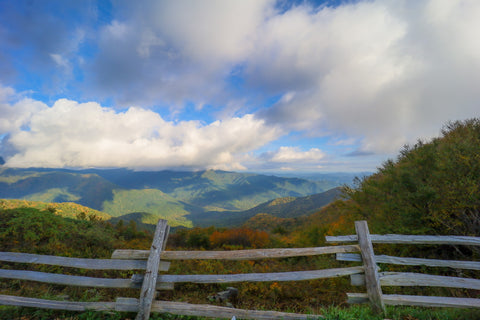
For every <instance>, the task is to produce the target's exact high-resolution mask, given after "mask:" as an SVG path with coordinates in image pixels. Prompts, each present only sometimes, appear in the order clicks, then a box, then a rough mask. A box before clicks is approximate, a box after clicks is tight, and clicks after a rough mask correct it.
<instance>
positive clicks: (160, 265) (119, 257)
mask: <svg viewBox="0 0 480 320" xmlns="http://www.w3.org/2000/svg"><path fill="white" fill-rule="evenodd" d="M355 227H356V231H357V234H356V235H353V236H341V237H327V241H330V242H356V243H355V244H350V245H337V246H327V247H315V248H288V249H256V250H235V251H165V244H166V241H167V238H168V232H169V226H168V225H167V222H166V221H165V220H159V222H158V224H157V227H156V230H155V235H154V239H153V242H152V245H151V248H150V250H116V251H115V252H114V253H113V255H112V259H80V258H66V257H57V256H43V255H36V254H25V253H12V252H0V261H7V262H15V263H32V264H47V265H57V266H63V267H73V268H81V269H97V270H108V269H112V270H145V271H144V272H143V274H137V275H134V276H133V277H132V278H131V279H109V278H93V277H85V276H72V275H64V274H52V273H43V272H36V271H25V270H5V269H0V278H7V279H20V280H30V281H38V282H46V283H52V284H62V285H72V286H87V287H108V288H138V289H140V295H139V299H136V298H122V297H119V298H117V299H116V300H115V301H114V302H75V301H55V300H45V299H37V298H29V297H20V296H8V295H0V305H13V306H24V307H35V308H47V309H61V310H73V311H86V310H97V311H113V310H115V311H121V312H136V313H137V317H136V320H140V319H149V317H150V314H151V312H159V313H172V314H177V315H189V316H203V317H212V318H232V317H233V316H235V317H236V318H238V319H315V318H321V315H308V314H297V313H286V312H277V311H258V310H245V309H236V308H229V307H221V306H214V305H200V304H188V303H181V302H173V301H162V300H156V299H155V295H156V291H157V290H169V289H173V285H174V284H175V283H182V282H191V283H234V282H248V281H253V282H255V281H258V282H267V281H301V280H314V279H322V278H333V277H342V276H351V278H352V282H354V283H356V284H362V285H365V286H366V289H367V290H366V291H367V294H358V293H357V294H348V297H349V302H351V303H359V302H368V301H369V302H370V303H371V305H372V307H373V308H374V310H376V311H379V312H382V311H384V310H385V307H384V306H385V304H393V305H397V304H410V305H427V306H453V307H480V299H472V298H463V299H462V298H443V297H418V296H415V297H412V296H401V295H383V294H382V291H381V286H382V285H401V286H405V285H425V286H446V287H460V288H471V289H480V280H477V279H464V278H453V277H440V276H428V275H426V276H423V275H419V274H399V273H393V274H392V273H379V272H378V270H377V268H378V267H377V263H385V262H388V263H401V264H409V265H412V264H413V265H415V264H425V265H441V266H451V267H453V268H465V269H474V270H480V262H463V261H462V262H458V261H448V262H446V261H443V260H428V259H414V258H402V259H399V258H396V257H385V256H375V255H374V253H373V247H372V242H373V243H392V241H394V242H393V243H399V242H400V243H405V242H407V243H419V242H418V241H421V243H448V244H462V245H480V238H474V237H431V236H400V235H385V236H379V235H370V234H369V232H368V226H367V223H366V222H365V221H357V222H355ZM419 237H420V238H419ZM438 239H440V240H438ZM438 241H440V242H438ZM357 243H358V244H357ZM354 252H360V255H359V254H352V253H354ZM322 254H337V259H338V260H343V261H362V262H363V263H362V264H363V265H360V266H353V267H345V268H335V269H323V270H313V271H295V272H277V273H250V274H225V275H216V274H215V275H173V274H165V273H159V272H166V271H168V269H169V265H170V263H169V262H168V261H170V260H188V259H223V260H256V259H267V258H268V259H271V258H286V257H298V256H315V255H322ZM414 283H415V284H414Z"/></svg>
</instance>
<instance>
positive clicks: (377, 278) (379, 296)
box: [326, 221, 480, 312]
mask: <svg viewBox="0 0 480 320" xmlns="http://www.w3.org/2000/svg"><path fill="white" fill-rule="evenodd" d="M355 228H356V231H357V234H356V235H348V236H337V237H331V236H327V237H326V240H327V242H334V243H343V242H357V241H358V242H359V243H360V248H361V255H360V254H352V253H337V260H340V261H359V262H360V261H363V264H364V267H365V274H354V275H351V283H352V285H361V286H366V288H367V293H366V294H365V293H347V296H348V302H349V303H366V302H370V303H371V304H372V306H373V308H374V309H376V310H378V311H383V312H384V311H385V305H413V306H427V307H458V308H480V299H475V298H457V297H438V296H413V295H398V294H395V295H394V294H383V293H382V289H381V287H382V286H426V287H446V288H463V289H474V290H480V280H479V279H473V278H461V277H449V276H438V275H430V274H424V273H413V272H378V269H379V267H378V265H377V263H381V264H396V265H408V266H422V265H423V266H429V267H449V268H454V269H468V270H480V261H457V260H437V259H422V258H409V257H395V256H387V255H375V254H374V252H373V248H372V245H371V244H372V243H387V244H429V245H440V244H443V245H468V246H480V238H479V237H463V236H423V235H397V234H388V235H374V234H372V235H370V234H369V232H368V226H367V223H366V222H365V221H356V222H355ZM362 238H366V239H367V243H366V244H365V243H362V241H361V239H362ZM368 242H369V243H370V245H369V244H368ZM366 260H370V262H372V263H371V264H367V263H366Z"/></svg>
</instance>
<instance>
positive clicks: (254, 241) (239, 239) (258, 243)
mask: <svg viewBox="0 0 480 320" xmlns="http://www.w3.org/2000/svg"><path fill="white" fill-rule="evenodd" d="M268 242H269V236H268V233H267V232H265V231H260V230H252V229H248V228H235V229H227V230H225V231H215V232H213V233H212V235H211V236H210V243H211V244H212V246H213V247H218V248H220V247H225V246H240V247H243V248H262V247H265V246H266V245H267V244H268Z"/></svg>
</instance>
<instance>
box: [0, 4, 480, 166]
mask: <svg viewBox="0 0 480 320" xmlns="http://www.w3.org/2000/svg"><path fill="white" fill-rule="evenodd" d="M82 3H83V2H82ZM53 4H55V7H53ZM281 4H282V3H281V2H276V1H273V0H265V1H261V0H247V1H228V0H225V1H215V0H206V1H201V2H199V1H193V0H192V1H189V0H184V1H153V0H152V1H148V0H145V1H140V2H132V1H116V2H113V5H112V7H111V8H110V7H106V5H105V4H104V3H102V4H94V3H91V2H89V3H88V5H85V6H82V5H78V3H76V2H74V1H73V2H65V1H58V2H55V1H54V2H52V7H51V8H50V7H46V8H43V7H42V6H39V5H37V4H35V3H31V4H29V5H28V6H27V10H24V8H23V7H22V8H21V7H19V6H17V5H16V3H15V2H8V1H7V2H5V3H3V4H1V5H0V9H1V10H0V12H5V13H4V14H2V13H0V18H1V19H0V21H2V24H1V25H0V26H1V27H0V49H1V50H0V52H1V53H0V71H4V72H1V75H0V81H1V82H0V83H3V84H4V85H6V84H8V85H9V83H15V81H16V83H18V85H17V87H15V89H12V88H10V87H7V86H3V87H2V86H0V100H1V102H0V103H1V104H0V108H1V110H0V111H1V114H2V117H1V119H0V134H3V141H4V142H3V149H4V150H7V149H8V150H9V151H8V152H9V157H8V159H7V163H8V164H9V165H18V166H28V165H35V166H40V165H55V166H129V167H131V166H138V167H168V166H177V167H183V166H185V167H192V168H197V167H198V168H200V167H215V168H232V169H236V168H243V167H244V166H245V163H251V164H252V165H253V166H260V167H261V166H263V165H266V163H268V165H272V166H274V165H277V166H279V167H280V166H287V165H288V163H290V164H292V163H299V164H305V165H308V166H312V167H313V166H315V165H318V166H323V165H327V164H328V163H327V162H328V161H333V162H338V163H340V162H342V161H347V160H346V159H347V158H349V160H348V161H353V160H352V159H354V158H361V157H377V158H375V159H377V160H378V159H379V158H378V157H380V158H381V157H383V158H385V157H389V156H392V155H393V154H394V153H395V152H397V151H398V149H399V148H400V147H401V146H402V145H403V144H405V143H413V142H415V140H416V139H417V138H430V137H432V136H435V135H437V134H438V133H439V130H440V128H441V126H442V125H443V124H445V123H446V122H447V121H449V120H457V119H465V118H471V117H476V116H478V101H480V91H479V90H478V88H477V87H478V83H480V42H479V41H478V40H477V38H478V36H477V33H478V30H480V19H478V17H479V16H480V2H479V1H475V0H459V1H451V0H426V1H407V0H395V1H393V0H376V1H375V0H374V1H354V2H352V1H346V2H344V3H342V2H340V3H339V4H338V5H336V6H328V5H321V6H314V5H312V4H311V3H310V2H308V1H306V2H298V3H297V4H292V5H290V6H281ZM79 8H81V9H79ZM76 9H78V12H77V15H76V18H75V19H71V21H66V20H65V19H63V18H62V14H63V15H65V14H66V13H69V12H71V11H72V10H76ZM24 12H27V13H29V14H30V15H32V16H33V18H32V19H30V20H29V19H28V17H29V15H28V14H25V13H24ZM105 12H108V14H105ZM7 13H8V14H7ZM62 26H63V27H62ZM38 30H50V31H51V32H43V31H42V32H39V31H38ZM24 47H26V48H28V50H21V48H24ZM19 52H20V53H21V55H20V57H21V58H20V59H14V58H13V57H14V56H15V55H16V54H18V53H19ZM3 57H5V58H6V59H3ZM2 61H4V62H2ZM5 61H7V62H8V63H5ZM20 61H21V62H22V63H20ZM12 62H13V63H12ZM40 78H41V79H43V80H42V81H41V82H42V88H41V90H43V92H47V93H48V92H55V94H51V95H48V94H47V96H48V99H34V98H31V97H30V98H23V97H21V96H20V93H21V92H24V91H25V92H26V91H28V90H29V88H28V86H27V85H26V83H25V81H26V80H24V79H29V80H31V81H32V83H36V82H40V80H39V79H40ZM15 79H17V80H15ZM19 79H20V80H19ZM22 79H23V80H22ZM45 79H48V80H45ZM12 87H13V86H12ZM37 90H38V88H37ZM19 92H20V93H19ZM22 95H25V94H23V93H22ZM27 96H28V95H27ZM62 96H63V97H67V98H68V100H66V99H60V98H61V97H62ZM12 97H14V98H12ZM46 100H48V101H46ZM76 101H81V102H76ZM86 101H96V102H90V103H84V102H86ZM101 105H108V107H105V106H104V107H102V106H101ZM191 105H193V106H194V109H195V110H196V112H197V114H198V116H199V118H198V121H193V120H182V118H188V119H191V118H190V117H188V114H187V113H188V112H189V111H188V108H187V106H191ZM132 106H137V107H132ZM125 110H126V111H125ZM159 110H166V111H161V112H160V111H159ZM202 112H204V113H205V118H202V117H203V115H202ZM160 114H162V116H161V115H160ZM205 119H208V120H205ZM212 119H213V120H212ZM293 133H294V134H296V135H297V136H303V137H307V138H308V139H314V138H318V139H323V140H321V141H322V143H324V141H325V140H327V141H328V143H327V144H326V145H325V144H323V145H319V146H312V145H311V144H310V145H306V144H305V145H295V144H294V142H293V141H292V140H281V139H283V138H284V137H288V136H289V135H291V134H293ZM319 141H320V140H319ZM339 141H342V143H339ZM345 141H350V143H345ZM273 142H275V143H274V145H275V147H273V144H272V143H273ZM269 146H271V147H269ZM332 146H336V147H335V148H334V147H332ZM7 147H8V148H7ZM266 149H268V150H267V151H265V150H266ZM327 149H328V150H327ZM12 150H15V152H16V153H15V152H14V151H12ZM332 159H333V160H332ZM371 159H373V158H371ZM261 162H263V165H262V164H260V163H261ZM352 166H354V165H353V164H352Z"/></svg>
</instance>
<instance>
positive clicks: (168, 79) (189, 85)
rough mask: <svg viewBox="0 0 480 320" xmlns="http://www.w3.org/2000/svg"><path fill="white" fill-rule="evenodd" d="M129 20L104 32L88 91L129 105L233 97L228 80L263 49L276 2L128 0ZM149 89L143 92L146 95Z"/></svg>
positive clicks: (124, 6)
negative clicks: (260, 41) (261, 30)
mask: <svg viewBox="0 0 480 320" xmlns="http://www.w3.org/2000/svg"><path fill="white" fill-rule="evenodd" d="M120 3H121V6H120V7H119V10H121V11H122V16H123V17H124V18H123V19H121V20H120V19H118V20H114V21H112V23H110V24H109V25H107V26H105V27H103V28H102V29H101V30H100V32H99V37H98V46H99V49H100V50H99V54H98V55H97V56H96V57H95V60H94V61H93V62H91V63H90V64H89V66H88V67H87V69H88V73H87V78H88V84H87V85H86V86H85V88H84V90H86V91H87V92H89V93H90V94H92V93H93V94H94V95H95V96H97V97H100V98H106V97H114V99H115V101H116V103H117V104H118V105H121V106H129V105H132V104H135V105H138V104H141V105H153V104H156V103H158V101H161V102H162V103H163V104H168V105H170V106H171V107H172V106H183V104H184V103H185V102H186V101H195V102H198V101H208V102H209V103H211V104H222V105H223V104H227V103H228V102H229V99H230V98H231V97H229V96H228V94H227V92H226V91H227V87H228V85H227V84H225V82H224V80H225V78H226V77H228V75H229V74H230V72H231V69H232V68H233V67H235V65H237V64H239V63H242V61H244V60H245V59H246V57H247V56H248V55H249V54H250V53H251V52H252V51H253V50H255V34H256V32H257V29H258V27H259V25H260V24H262V23H263V20H264V19H265V17H267V16H268V15H269V12H270V11H271V8H272V6H273V4H274V2H273V1H272V0H261V1H260V0H247V1H217V0H207V1H144V2H142V5H141V6H139V5H138V3H136V2H129V1H127V2H120ZM140 92H141V94H139V93H140Z"/></svg>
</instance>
